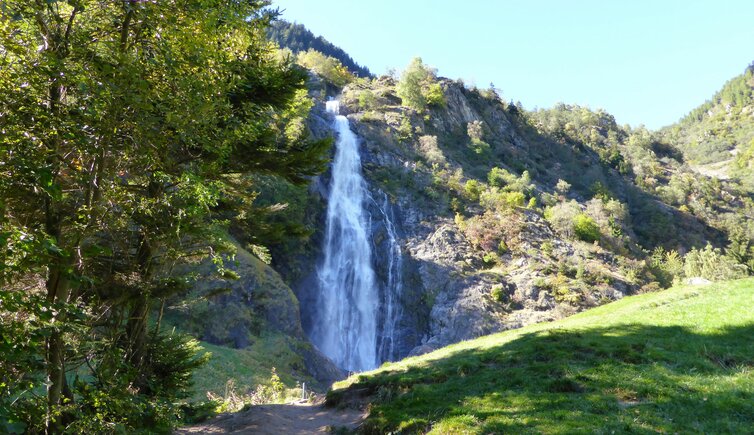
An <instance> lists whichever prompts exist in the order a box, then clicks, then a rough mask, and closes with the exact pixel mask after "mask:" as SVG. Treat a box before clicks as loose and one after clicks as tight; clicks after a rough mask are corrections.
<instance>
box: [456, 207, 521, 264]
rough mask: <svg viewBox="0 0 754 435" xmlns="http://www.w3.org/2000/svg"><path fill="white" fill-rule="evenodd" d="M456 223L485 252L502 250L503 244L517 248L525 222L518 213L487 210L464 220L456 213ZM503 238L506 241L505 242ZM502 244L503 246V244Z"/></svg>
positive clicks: (472, 242) (507, 247)
mask: <svg viewBox="0 0 754 435" xmlns="http://www.w3.org/2000/svg"><path fill="white" fill-rule="evenodd" d="M456 224H458V227H459V228H460V229H461V231H463V233H464V235H465V236H466V238H467V239H468V240H469V241H470V242H471V244H472V245H473V246H474V247H477V248H480V249H482V250H483V251H484V252H498V253H501V254H502V253H504V252H502V251H501V249H502V246H504V247H505V249H506V252H507V249H516V247H517V246H518V245H519V243H520V238H521V231H522V229H523V224H522V223H521V218H520V216H519V215H518V214H516V213H514V212H507V213H504V214H502V215H501V214H500V213H494V212H492V211H486V212H485V213H484V214H482V215H477V216H473V217H471V218H469V219H466V220H464V219H463V217H462V216H460V215H458V214H457V215H456ZM503 240H505V243H504V244H503V243H502V242H503ZM501 245H502V246H501Z"/></svg>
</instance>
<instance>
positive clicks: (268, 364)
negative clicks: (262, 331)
mask: <svg viewBox="0 0 754 435" xmlns="http://www.w3.org/2000/svg"><path fill="white" fill-rule="evenodd" d="M201 346H202V348H204V350H205V351H208V352H211V353H212V357H211V358H210V360H209V363H207V365H205V366H204V367H201V368H199V369H198V370H196V371H195V372H194V377H193V381H194V387H193V391H194V395H193V397H192V399H193V400H202V399H206V398H207V392H208V391H210V392H212V393H214V394H216V395H218V396H220V397H224V396H225V394H226V392H231V391H232V392H233V393H235V394H237V395H245V394H249V393H250V392H252V391H254V389H255V388H256V387H257V386H258V385H268V384H269V383H270V377H271V375H272V368H273V367H274V368H275V369H276V372H277V374H278V375H279V376H280V380H281V381H282V382H283V383H284V384H285V386H286V387H288V388H295V386H296V384H297V381H302V380H303V381H304V382H306V384H307V385H308V386H309V388H311V387H312V386H314V385H316V384H317V382H316V381H315V380H314V379H312V378H311V377H310V376H308V375H306V374H305V370H304V364H303V361H302V359H301V357H300V356H299V355H297V354H296V353H295V352H294V350H293V349H292V348H291V343H290V339H289V338H287V337H286V336H285V335H283V334H280V333H270V334H266V335H265V336H263V337H260V339H259V340H258V341H257V343H256V344H255V345H254V346H251V347H249V348H247V349H232V348H229V347H225V346H216V345H213V344H209V343H206V342H201ZM297 369H298V370H297ZM229 381H230V382H231V384H230V385H228V382H229ZM228 388H229V389H228Z"/></svg>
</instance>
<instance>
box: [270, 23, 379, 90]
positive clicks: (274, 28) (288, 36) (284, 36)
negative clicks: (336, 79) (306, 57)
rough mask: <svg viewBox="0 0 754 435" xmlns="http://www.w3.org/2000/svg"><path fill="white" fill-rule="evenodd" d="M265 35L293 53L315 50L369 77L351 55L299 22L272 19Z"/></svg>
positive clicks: (370, 74) (354, 71) (352, 71)
mask: <svg viewBox="0 0 754 435" xmlns="http://www.w3.org/2000/svg"><path fill="white" fill-rule="evenodd" d="M266 33H267V36H268V37H269V38H270V39H271V40H273V41H275V42H277V44H278V45H280V46H281V47H286V48H288V49H290V50H291V51H292V52H293V53H296V54H298V53H300V52H302V51H308V50H316V51H318V52H320V53H322V54H324V55H325V56H329V57H333V58H335V59H337V60H338V61H339V62H340V63H342V64H343V66H345V67H346V68H348V70H349V71H350V72H351V74H354V75H356V76H360V77H371V76H372V73H370V72H369V69H367V68H366V67H364V66H361V65H359V64H357V63H356V62H355V61H354V60H353V59H352V58H351V56H349V55H348V54H347V53H346V52H345V51H343V50H342V49H340V48H338V47H336V46H334V45H333V44H331V43H330V42H329V41H327V40H326V39H324V38H323V37H321V36H314V34H312V32H310V31H309V30H308V29H307V28H306V27H304V26H303V25H301V24H296V23H289V22H287V21H285V20H274V21H273V22H272V23H271V25H270V26H269V27H268V28H267V32H266Z"/></svg>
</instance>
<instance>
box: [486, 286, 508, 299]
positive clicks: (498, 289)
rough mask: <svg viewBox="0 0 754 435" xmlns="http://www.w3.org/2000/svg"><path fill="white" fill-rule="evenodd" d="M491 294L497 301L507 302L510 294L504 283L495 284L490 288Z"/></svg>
mask: <svg viewBox="0 0 754 435" xmlns="http://www.w3.org/2000/svg"><path fill="white" fill-rule="evenodd" d="M490 296H492V300H494V301H496V302H500V303H502V302H505V300H506V298H507V297H508V295H507V294H506V292H505V287H503V286H502V284H495V285H494V286H492V289H490Z"/></svg>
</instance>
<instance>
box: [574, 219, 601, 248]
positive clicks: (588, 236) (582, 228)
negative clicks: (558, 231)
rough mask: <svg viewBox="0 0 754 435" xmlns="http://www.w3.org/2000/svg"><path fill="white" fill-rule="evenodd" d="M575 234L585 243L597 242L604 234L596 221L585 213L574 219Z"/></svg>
mask: <svg viewBox="0 0 754 435" xmlns="http://www.w3.org/2000/svg"><path fill="white" fill-rule="evenodd" d="M573 232H574V234H575V235H576V237H577V238H578V239H579V240H583V241H585V242H590V243H591V242H597V241H599V240H600V237H601V236H602V234H601V233H600V227H599V226H597V223H595V222H594V219H592V218H591V217H589V216H587V215H586V214H584V213H579V214H577V215H576V216H574V218H573Z"/></svg>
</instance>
